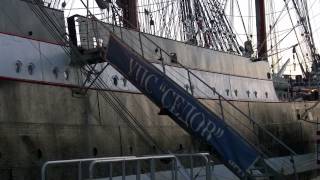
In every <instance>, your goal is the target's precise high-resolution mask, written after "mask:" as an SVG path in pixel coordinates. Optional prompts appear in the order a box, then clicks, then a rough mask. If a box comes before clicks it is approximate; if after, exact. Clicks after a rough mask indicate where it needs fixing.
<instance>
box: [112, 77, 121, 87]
mask: <svg viewBox="0 0 320 180" xmlns="http://www.w3.org/2000/svg"><path fill="white" fill-rule="evenodd" d="M118 80H119V78H118V76H117V75H114V76H112V82H113V85H115V86H118Z"/></svg>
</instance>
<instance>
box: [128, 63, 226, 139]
mask: <svg viewBox="0 0 320 180" xmlns="http://www.w3.org/2000/svg"><path fill="white" fill-rule="evenodd" d="M129 76H130V77H132V78H133V79H132V80H134V81H135V82H136V83H137V84H139V85H140V87H142V88H143V89H144V91H145V92H146V93H149V94H152V93H153V92H152V88H155V87H152V85H153V84H151V82H153V83H154V84H157V83H158V81H159V77H157V75H156V74H153V73H151V72H149V71H148V70H147V69H145V68H144V67H143V66H142V65H140V64H139V63H138V62H135V60H134V59H132V58H130V65H129ZM157 88H159V90H160V92H162V93H160V94H159V96H160V95H161V99H160V101H161V105H162V108H164V109H167V110H168V111H169V112H170V113H172V114H173V115H174V116H176V117H177V119H179V120H180V121H181V123H183V124H184V125H185V126H186V127H187V128H191V129H192V130H193V131H194V132H197V133H199V134H200V135H201V136H202V137H204V138H206V140H207V141H210V140H211V139H212V138H213V137H216V138H219V137H221V136H223V134H224V130H223V129H221V128H217V126H216V124H215V123H214V122H213V121H212V120H210V119H208V117H207V116H206V115H205V114H204V113H203V112H201V111H200V110H199V109H197V107H195V106H194V105H192V104H190V103H189V102H187V101H186V99H185V98H184V97H183V96H180V95H179V94H178V93H177V92H175V91H174V89H172V88H168V86H167V85H166V84H165V81H164V82H163V83H162V84H161V85H160V86H159V87H157Z"/></svg>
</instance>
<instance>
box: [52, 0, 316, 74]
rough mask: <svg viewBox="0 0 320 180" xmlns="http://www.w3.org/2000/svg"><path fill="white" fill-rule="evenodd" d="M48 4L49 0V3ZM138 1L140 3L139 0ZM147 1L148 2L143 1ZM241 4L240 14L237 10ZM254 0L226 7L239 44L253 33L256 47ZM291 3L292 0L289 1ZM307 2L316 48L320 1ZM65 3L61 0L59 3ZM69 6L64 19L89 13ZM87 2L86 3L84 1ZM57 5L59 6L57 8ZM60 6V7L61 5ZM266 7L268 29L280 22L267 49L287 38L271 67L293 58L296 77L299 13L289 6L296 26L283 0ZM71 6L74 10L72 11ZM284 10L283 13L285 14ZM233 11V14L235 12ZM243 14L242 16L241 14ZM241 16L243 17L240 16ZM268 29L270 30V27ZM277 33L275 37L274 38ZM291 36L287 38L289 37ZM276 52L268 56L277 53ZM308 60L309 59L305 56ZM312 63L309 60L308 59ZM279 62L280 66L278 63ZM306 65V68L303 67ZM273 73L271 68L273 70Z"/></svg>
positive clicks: (70, 0) (69, 1)
mask: <svg viewBox="0 0 320 180" xmlns="http://www.w3.org/2000/svg"><path fill="white" fill-rule="evenodd" d="M48 1H49V0H48ZM138 1H139V0H138ZM144 1H146V0H144ZM159 1H162V2H165V1H168V0H150V2H153V3H157V2H159ZM171 1H179V0H171ZM232 1H233V11H231V9H232V8H231V7H232V6H231V2H232ZM237 1H238V4H239V8H240V11H239V10H238V9H239V8H238V5H237ZM254 1H255V0H228V3H227V6H226V12H225V13H226V15H227V18H228V19H229V20H230V22H232V26H233V29H234V31H235V33H236V34H237V37H238V41H239V43H240V45H241V44H243V43H244V42H245V41H246V39H247V36H246V34H245V32H247V33H248V34H252V41H253V45H254V46H255V45H256V30H255V29H256V24H255V7H254ZM290 1H291V0H290ZM306 1H307V2H308V6H309V8H308V9H309V15H310V21H311V25H312V29H313V36H314V40H315V45H316V47H318V48H320V32H319V31H320V11H319V9H320V1H319V0H306ZM62 2H63V1H62V0H61V1H60V3H62ZM65 2H66V7H65V16H66V17H68V16H70V15H73V14H83V15H84V14H86V11H85V10H84V9H83V8H84V6H83V5H82V3H81V1H80V0H65ZM84 2H86V0H84ZM57 6H58V5H57ZM60 6H61V5H60ZM265 6H266V15H267V17H266V20H267V24H266V26H267V27H269V26H270V25H273V24H274V23H273V22H274V20H276V19H278V23H277V25H276V26H275V30H274V32H273V33H270V31H269V30H267V34H269V36H268V49H269V48H270V44H273V45H275V42H274V41H273V40H272V41H273V42H272V43H271V39H275V38H276V39H277V40H278V41H279V40H280V39H282V38H283V37H284V36H287V37H286V38H285V39H284V40H283V41H281V43H280V44H279V45H278V49H279V50H280V51H282V50H283V52H281V53H279V54H277V55H274V56H271V57H270V58H269V62H270V64H274V71H275V72H277V71H278V70H279V68H281V67H282V65H283V64H284V63H285V62H286V61H287V60H288V59H289V58H290V63H289V64H288V66H287V68H286V71H285V74H290V75H296V74H301V70H300V68H299V65H298V62H297V57H295V58H293V54H292V48H290V47H292V45H294V44H297V42H298V41H297V38H296V35H295V31H291V33H290V34H288V32H289V31H290V30H291V29H292V27H293V25H294V26H297V16H296V11H295V9H294V8H293V4H292V3H289V4H288V6H289V7H288V8H289V12H290V14H291V17H292V19H293V25H292V23H291V21H290V18H289V15H288V11H287V10H286V8H285V4H284V1H283V0H265ZM71 7H72V10H70V9H71ZM89 7H90V11H91V12H92V13H94V14H96V15H99V13H101V11H100V10H99V8H97V5H96V4H95V1H94V0H89ZM283 10H284V11H283ZM282 11H283V12H282ZM232 12H233V13H232ZM240 12H241V13H240ZM240 14H242V17H241V16H240ZM272 19H274V20H272ZM242 20H243V21H244V24H245V26H246V28H245V29H246V31H245V30H244V28H243V25H242ZM299 27H301V26H298V27H297V28H296V30H297V36H298V39H299V41H300V42H302V43H301V47H302V50H303V52H304V54H306V53H305V52H306V50H305V47H306V46H305V45H304V43H303V37H302V36H301V31H300V28H299ZM267 29H268V28H267ZM275 34H276V36H275ZM287 34H288V35H287ZM297 51H298V52H300V50H299V48H297ZM274 53H275V52H273V53H271V52H269V54H274ZM302 58H303V57H302V54H301V52H300V55H299V59H302ZM305 58H306V59H308V58H307V57H306V56H305ZM307 61H310V60H307ZM277 62H278V63H277ZM304 66H305V65H304ZM307 66H308V68H309V69H310V63H307ZM270 71H271V68H270Z"/></svg>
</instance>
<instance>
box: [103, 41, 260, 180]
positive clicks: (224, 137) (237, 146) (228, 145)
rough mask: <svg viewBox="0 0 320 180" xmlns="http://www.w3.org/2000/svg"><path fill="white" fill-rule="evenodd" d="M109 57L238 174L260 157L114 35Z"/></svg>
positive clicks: (176, 120)
mask: <svg viewBox="0 0 320 180" xmlns="http://www.w3.org/2000/svg"><path fill="white" fill-rule="evenodd" d="M107 60H108V61H109V62H110V63H111V65H112V66H113V67H114V68H116V69H117V70H118V71H119V72H120V73H121V74H122V75H123V76H124V77H125V78H127V79H128V80H129V81H130V82H131V83H132V84H133V85H134V86H135V87H136V88H138V89H139V90H140V91H141V92H142V93H143V94H145V95H146V96H147V97H148V98H149V99H150V100H151V101H152V102H154V103H155V104H156V105H157V106H158V107H160V108H161V109H164V110H165V111H166V112H167V114H168V115H169V116H170V117H171V118H172V119H173V120H174V121H175V122H176V123H177V124H179V125H180V126H181V127H182V128H184V129H185V130H186V131H188V132H189V133H190V134H191V135H193V136H196V137H198V138H201V139H202V140H204V141H205V142H207V143H208V144H210V145H211V146H212V147H213V148H214V149H215V150H216V152H218V153H219V156H220V157H221V158H222V159H221V160H222V161H224V163H226V165H227V166H228V167H229V168H231V169H232V170H233V172H235V173H236V174H237V175H238V176H240V177H243V176H244V175H245V172H246V171H247V170H248V168H249V167H250V166H251V165H252V164H254V162H255V161H256V160H257V159H258V158H259V155H258V152H257V151H256V150H255V149H254V148H253V147H252V146H251V145H249V144H248V143H247V142H246V141H245V140H244V139H243V138H242V137H241V136H240V135H239V134H237V133H236V132H235V131H234V130H232V129H231V127H229V126H227V124H226V123H225V122H224V121H223V120H221V119H220V117H218V116H217V115H216V114H214V113H213V112H212V111H210V110H209V109H208V108H207V107H206V106H204V105H203V104H201V102H200V101H198V100H197V99H195V98H194V97H193V96H192V95H190V94H189V93H188V92H187V91H185V90H184V89H183V88H182V87H180V86H179V85H177V84H176V83H175V82H174V81H173V80H172V79H170V78H169V77H167V76H166V75H164V74H163V73H162V72H161V71H160V70H158V69H157V68H156V67H155V66H154V65H152V64H151V63H150V62H148V61H147V60H145V59H144V58H143V57H141V56H140V55H139V54H137V53H136V52H134V51H132V50H131V49H129V47H128V46H127V45H125V44H124V43H122V42H120V40H117V39H116V38H115V37H113V36H111V37H110V40H109V44H108V48H107Z"/></svg>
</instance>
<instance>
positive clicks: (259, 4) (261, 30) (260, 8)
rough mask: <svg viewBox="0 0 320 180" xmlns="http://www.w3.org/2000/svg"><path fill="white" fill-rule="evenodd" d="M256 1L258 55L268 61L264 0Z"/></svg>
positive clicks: (260, 58)
mask: <svg viewBox="0 0 320 180" xmlns="http://www.w3.org/2000/svg"><path fill="white" fill-rule="evenodd" d="M255 2H256V24H257V48H258V51H257V55H258V59H259V60H265V61H267V60H268V58H267V51H268V50H267V33H266V18H265V4H264V0H255Z"/></svg>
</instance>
